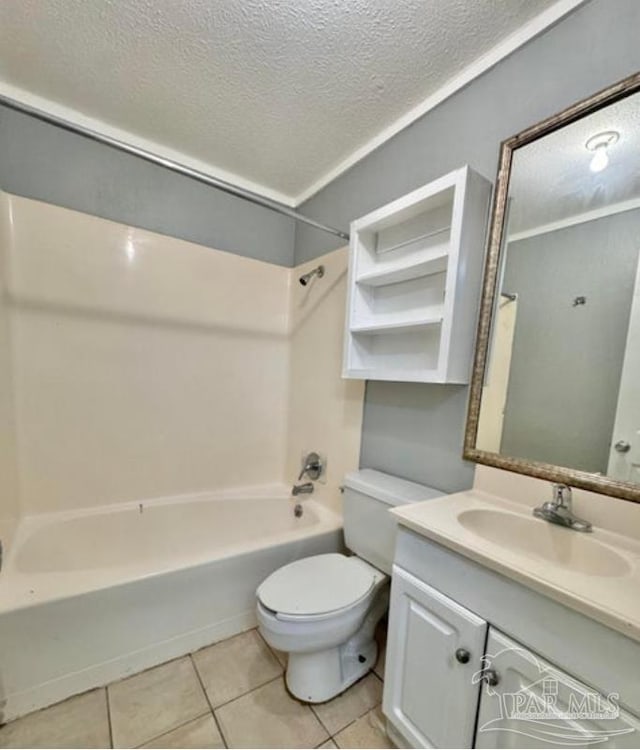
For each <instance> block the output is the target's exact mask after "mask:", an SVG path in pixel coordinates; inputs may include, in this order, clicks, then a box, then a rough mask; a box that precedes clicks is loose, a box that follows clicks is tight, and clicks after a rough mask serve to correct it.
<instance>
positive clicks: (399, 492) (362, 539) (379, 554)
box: [343, 469, 446, 574]
mask: <svg viewBox="0 0 640 750" xmlns="http://www.w3.org/2000/svg"><path fill="white" fill-rule="evenodd" d="M444 494H446V493H444V492H442V491H440V490H436V489H434V488H433V487H427V486H426V485H423V484H416V483H415V482H408V481H407V480H406V479H399V478H398V477H394V476H392V475H391V474H384V473H383V472H381V471H375V470H374V469H360V471H354V472H352V473H350V474H347V476H346V477H345V479H344V499H343V512H344V538H345V542H346V545H347V547H348V548H349V549H350V550H351V551H352V552H354V553H355V554H356V555H358V557H361V558H362V559H363V560H366V561H367V562H369V563H371V565H373V566H375V567H376V568H378V569H379V570H382V571H384V572H385V573H389V574H390V573H391V565H392V564H393V555H394V549H395V542H396V528H397V522H396V520H395V518H394V517H393V516H392V515H391V514H390V513H389V510H390V509H391V508H393V507H394V506H396V505H405V504H406V503H418V502H420V501H421V500H430V499H432V498H435V497H442V495H444Z"/></svg>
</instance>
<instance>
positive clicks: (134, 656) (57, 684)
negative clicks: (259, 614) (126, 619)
mask: <svg viewBox="0 0 640 750" xmlns="http://www.w3.org/2000/svg"><path fill="white" fill-rule="evenodd" d="M256 625H257V621H256V614H255V611H254V610H250V611H246V612H243V613H241V614H239V615H235V616H234V617H231V618H229V619H227V620H223V621H221V622H217V623H215V624H213V625H208V626H207V627H205V628H199V629H197V630H192V631H189V632H186V633H181V634H180V635H178V636H176V637H174V638H170V639H167V640H164V641H160V642H158V643H153V644H151V645H150V646H148V647H146V648H144V649H140V650H138V651H133V652H131V653H127V654H124V655H122V656H119V657H117V658H116V659H111V660H110V661H106V662H101V663H99V664H95V665H92V666H91V667H88V668H87V669H83V670H81V671H79V672H73V673H71V674H67V675H64V676H63V677H60V678H58V679H55V680H51V681H49V682H45V683H42V684H41V685H36V686H35V687H32V688H29V690H25V691H24V692H21V693H14V694H13V695H8V696H6V697H5V700H4V701H3V704H4V705H2V706H0V723H5V722H7V721H12V720H13V719H17V718H18V717H20V716H24V715H25V714H28V713H31V712H32V711H37V710H38V709H40V708H45V707H46V706H51V705H52V704H54V703H58V702H59V701H62V700H64V699H65V698H70V697H71V696H72V695H78V694H79V693H84V692H86V691H87V690H92V689H93V688H97V687H102V686H104V685H107V684H109V683H111V682H114V681H116V680H121V679H124V678H125V677H130V676H131V675H133V674H136V673H137V672H142V671H143V670H145V669H149V668H150V667H155V666H157V665H158V664H163V663H164V662H166V661H170V660H171V659H176V658H178V657H180V656H184V655H185V654H189V653H191V652H192V651H197V650H198V649H200V648H203V647H204V646H209V645H211V644H212V643H216V642H218V641H221V640H224V639H225V638H230V637H231V636H233V635H236V634H238V633H241V632H243V631H245V630H250V629H251V628H253V627H255V626H256Z"/></svg>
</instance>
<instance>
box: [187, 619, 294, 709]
mask: <svg viewBox="0 0 640 750" xmlns="http://www.w3.org/2000/svg"><path fill="white" fill-rule="evenodd" d="M193 660H194V662H195V665H196V669H197V670H198V673H199V674H200V677H201V679H202V683H203V685H204V687H205V690H206V691H207V696H208V698H209V700H210V701H211V705H212V706H213V707H214V708H215V707H216V706H220V705H222V704H223V703H227V702H228V701H230V700H233V699H234V698H237V697H238V696H240V695H243V694H244V693H247V692H248V691H249V690H253V688H256V687H259V686H260V685H264V683H265V682H269V680H273V679H274V678H275V677H278V675H281V674H282V665H281V664H280V662H279V661H278V660H277V659H276V657H275V656H274V655H273V654H272V653H271V649H270V648H269V647H268V646H267V644H266V643H265V642H264V641H263V640H262V638H261V637H260V635H259V634H258V632H257V631H256V630H250V631H248V632H247V633H241V634H240V635H237V636H235V638H230V639H229V640H227V641H222V642H220V643H215V644H214V645H213V646H209V647H208V648H203V649H202V650H201V651H196V653H194V654H193Z"/></svg>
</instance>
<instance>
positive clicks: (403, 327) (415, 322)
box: [351, 310, 443, 335]
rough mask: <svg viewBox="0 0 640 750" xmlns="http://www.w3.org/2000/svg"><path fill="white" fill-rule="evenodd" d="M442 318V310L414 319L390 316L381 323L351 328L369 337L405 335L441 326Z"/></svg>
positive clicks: (354, 331) (352, 331)
mask: <svg viewBox="0 0 640 750" xmlns="http://www.w3.org/2000/svg"><path fill="white" fill-rule="evenodd" d="M442 317H443V313H442V310H440V311H438V312H435V313H431V314H427V315H424V316H422V317H414V318H407V317H405V318H400V317H398V316H394V317H391V316H389V317H388V318H387V319H386V320H385V319H381V320H380V321H379V322H378V321H377V322H375V323H365V324H362V325H354V326H351V333H354V334H367V335H376V334H379V333H405V332H406V331H413V330H415V329H416V328H428V327H429V326H437V325H440V324H441V323H442Z"/></svg>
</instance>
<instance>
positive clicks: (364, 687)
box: [313, 672, 382, 735]
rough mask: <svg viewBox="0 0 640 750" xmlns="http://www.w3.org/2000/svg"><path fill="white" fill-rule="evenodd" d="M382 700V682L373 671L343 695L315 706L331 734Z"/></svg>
mask: <svg viewBox="0 0 640 750" xmlns="http://www.w3.org/2000/svg"><path fill="white" fill-rule="evenodd" d="M381 700H382V683H381V682H380V680H379V679H378V678H377V677H376V676H375V675H374V674H373V673H372V672H369V674H368V675H367V676H366V677H363V678H362V679H361V680H359V681H358V682H356V684H355V685H352V686H351V687H350V688H349V689H348V690H346V691H345V692H344V693H342V695H339V696H338V697H337V698H334V699H333V700H330V701H329V702H328V703H320V704H318V705H315V706H313V710H314V712H315V714H316V716H317V717H318V718H319V719H320V721H321V722H322V724H323V725H324V727H325V728H326V729H327V731H328V732H329V734H330V735H334V734H336V732H339V731H340V730H341V729H344V728H345V727H346V726H347V724H351V722H352V721H355V720H356V719H358V718H359V717H360V716H362V715H363V714H366V713H367V711H369V710H370V709H372V708H373V707H374V706H377V705H378V703H380V701H381Z"/></svg>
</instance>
